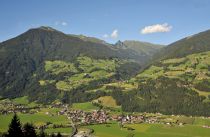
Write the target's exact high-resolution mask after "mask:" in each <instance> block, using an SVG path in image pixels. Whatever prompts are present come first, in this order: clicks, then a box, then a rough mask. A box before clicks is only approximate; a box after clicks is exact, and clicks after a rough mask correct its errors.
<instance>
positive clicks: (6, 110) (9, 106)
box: [0, 101, 29, 115]
mask: <svg viewBox="0 0 210 137" xmlns="http://www.w3.org/2000/svg"><path fill="white" fill-rule="evenodd" d="M0 108H1V109H0V114H3V115H7V114H11V113H14V112H21V113H27V112H28V111H29V108H27V107H25V106H24V105H19V104H14V103H12V102H10V101H2V102H1V103H0Z"/></svg>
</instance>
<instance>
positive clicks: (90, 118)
mask: <svg viewBox="0 0 210 137" xmlns="http://www.w3.org/2000/svg"><path fill="white" fill-rule="evenodd" d="M58 115H66V116H67V117H68V119H70V120H72V121H73V122H74V123H80V124H85V125H87V124H103V123H107V122H109V121H117V122H121V123H123V124H126V123H143V122H146V123H158V121H159V119H158V117H155V116H152V117H146V116H145V115H144V114H142V115H132V114H130V115H109V112H107V111H105V110H102V109H101V110H93V111H92V112H85V111H83V110H70V111H68V110H67V109H63V110H61V111H59V112H58Z"/></svg>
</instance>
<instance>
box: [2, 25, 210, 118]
mask: <svg viewBox="0 0 210 137" xmlns="http://www.w3.org/2000/svg"><path fill="white" fill-rule="evenodd" d="M207 51H210V31H205V32H202V33H199V34H196V35H194V36H191V37H187V38H184V39H182V40H180V41H177V42H175V43H172V44H170V45H168V46H162V45H157V44H151V43H146V42H139V41H131V40H127V41H123V42H121V41H118V42H117V43H116V44H114V45H113V44H109V43H106V42H105V41H103V40H100V39H97V38H92V37H87V36H83V35H72V34H71V35H69V34H64V33H62V32H60V31H57V30H55V29H53V28H50V27H40V28H35V29H30V30H28V31H27V32H25V33H23V34H21V35H19V36H17V37H15V38H13V39H10V40H7V41H4V42H2V43H0V96H2V97H3V98H15V97H19V96H24V95H27V96H29V99H30V100H31V101H38V102H41V103H51V102H53V101H54V100H56V99H58V100H60V101H62V102H64V103H75V102H86V101H92V100H94V99H96V98H98V97H101V96H105V95H111V96H113V97H114V98H115V99H116V101H117V103H118V105H121V106H122V109H123V110H124V111H131V112H133V111H140V112H144V111H147V112H162V113H167V114H186V115H190V114H191V115H209V114H210V110H209V109H207V108H208V107H209V106H210V98H209V95H210V94H209V93H210V92H209V91H210V90H209V89H210V87H209V86H206V87H205V88H200V87H202V86H201V85H203V84H204V83H207V84H206V85H208V84H210V82H209V81H210V70H209V68H210V64H209V53H208V52H207ZM203 52H205V53H203ZM168 59H172V60H168ZM148 64H149V65H148ZM186 70H188V71H186ZM196 77H197V78H196ZM174 81H175V82H174ZM154 85H155V86H154ZM128 98H130V99H128ZM189 108H190V109H189ZM187 109H188V110H187ZM195 110H196V111H195Z"/></svg>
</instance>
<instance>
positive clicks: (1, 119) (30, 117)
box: [0, 113, 68, 132]
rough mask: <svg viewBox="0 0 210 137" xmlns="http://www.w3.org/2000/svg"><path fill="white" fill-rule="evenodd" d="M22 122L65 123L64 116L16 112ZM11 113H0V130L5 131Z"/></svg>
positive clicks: (37, 124)
mask: <svg viewBox="0 0 210 137" xmlns="http://www.w3.org/2000/svg"><path fill="white" fill-rule="evenodd" d="M18 116H19V118H20V121H21V122H22V123H26V122H29V123H33V124H34V125H36V126H40V125H43V124H46V123H47V122H51V123H53V124H67V123H68V119H67V118H66V116H50V115H46V114H42V113H39V114H18ZM12 117H13V115H12V114H10V115H0V132H6V131H7V128H8V125H9V123H10V121H11V119H12Z"/></svg>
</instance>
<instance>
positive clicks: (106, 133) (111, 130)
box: [0, 104, 210, 137]
mask: <svg viewBox="0 0 210 137" xmlns="http://www.w3.org/2000/svg"><path fill="white" fill-rule="evenodd" d="M77 105H78V104H77ZM80 105H81V104H80ZM86 105H87V104H86ZM18 116H19V117H20V120H21V122H22V123H26V122H31V123H34V124H36V125H37V124H42V123H46V122H51V123H54V124H67V123H68V120H67V119H66V118H65V116H53V117H52V116H49V115H46V114H34V115H30V114H18ZM11 118H12V115H0V121H1V122H0V132H5V131H7V127H8V124H9V123H10V120H11ZM184 119H185V118H184ZM187 120H189V118H188V119H187ZM203 125H210V119H203V118H195V120H194V121H193V124H187V125H184V126H177V125H176V126H169V125H164V124H147V123H143V124H126V125H125V126H124V127H125V128H122V129H121V128H120V127H119V125H118V123H110V124H100V125H89V126H82V127H80V129H79V130H84V129H93V130H94V135H96V136H97V137H129V135H132V134H133V135H134V137H209V136H210V129H207V128H203V127H202V126H203ZM128 127H130V128H132V129H134V130H128ZM45 131H46V132H47V133H49V134H50V133H57V132H61V133H64V134H66V135H67V134H70V133H71V128H48V129H46V130H45Z"/></svg>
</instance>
